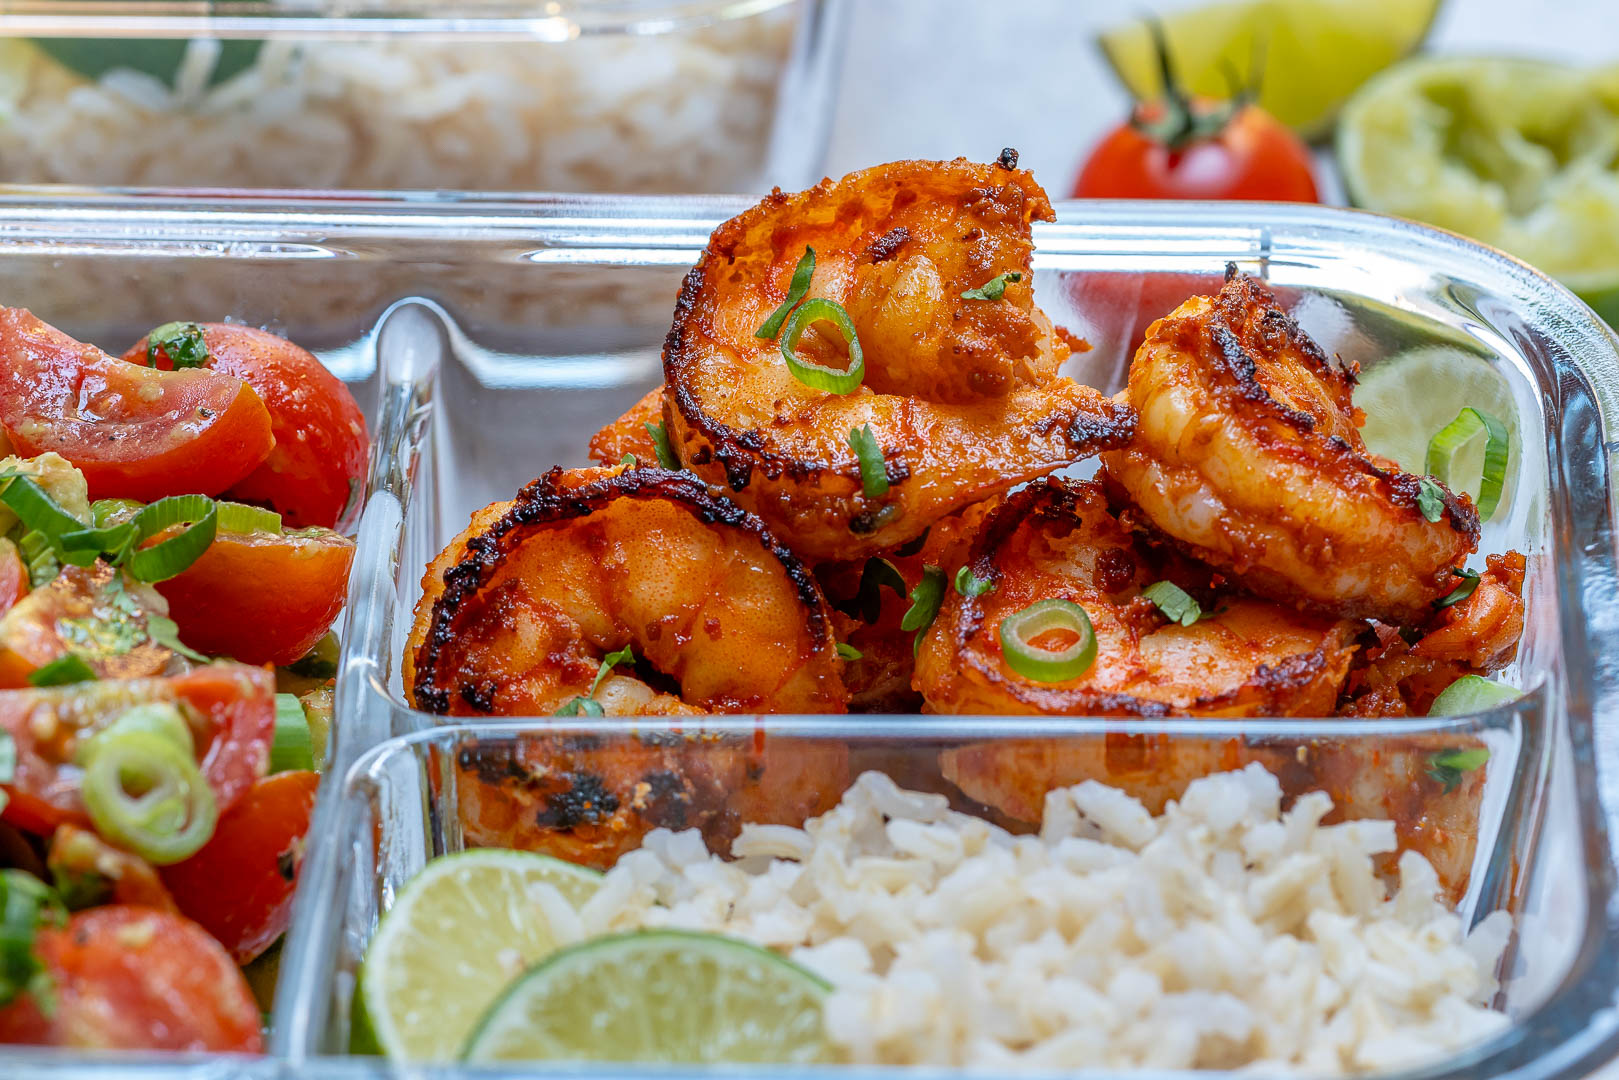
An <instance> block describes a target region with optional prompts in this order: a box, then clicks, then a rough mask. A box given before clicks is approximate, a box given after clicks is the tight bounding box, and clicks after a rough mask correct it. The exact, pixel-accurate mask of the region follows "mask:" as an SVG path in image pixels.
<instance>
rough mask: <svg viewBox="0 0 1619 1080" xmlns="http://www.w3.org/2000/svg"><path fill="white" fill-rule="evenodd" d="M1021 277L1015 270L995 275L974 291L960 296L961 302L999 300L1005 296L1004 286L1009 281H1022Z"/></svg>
mask: <svg viewBox="0 0 1619 1080" xmlns="http://www.w3.org/2000/svg"><path fill="white" fill-rule="evenodd" d="M1022 280H1023V275H1022V274H1021V273H1019V272H1018V271H1016V270H1009V271H1007V272H1006V273H1004V274H996V275H995V276H994V277H992V278H990V279H989V280H988V281H986V282H984V283H983V284H982V285H980V286H978V288H976V289H968V290H967V291H966V292H964V293H962V294H961V298H962V299H963V300H999V299H1000V298H1001V297H1003V296H1005V295H1006V284H1007V282H1009V281H1022Z"/></svg>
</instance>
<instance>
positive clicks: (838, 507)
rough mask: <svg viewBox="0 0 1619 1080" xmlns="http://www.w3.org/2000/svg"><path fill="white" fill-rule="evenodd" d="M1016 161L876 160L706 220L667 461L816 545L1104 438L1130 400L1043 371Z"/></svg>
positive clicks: (1002, 483)
mask: <svg viewBox="0 0 1619 1080" xmlns="http://www.w3.org/2000/svg"><path fill="white" fill-rule="evenodd" d="M1015 161H1016V159H1015V156H1014V155H1005V156H1003V160H1002V163H1000V164H993V165H979V164H974V163H971V162H968V161H966V160H964V159H961V160H956V161H952V162H946V163H938V162H921V161H911V162H899V163H896V164H892V165H884V166H879V167H876V168H872V169H867V170H865V171H863V172H857V173H853V174H851V175H849V176H847V177H845V178H844V179H843V180H841V181H838V182H837V183H832V182H830V181H827V182H823V183H822V184H820V185H818V186H817V187H815V188H812V189H810V190H809V191H805V192H801V193H798V194H796V195H783V194H781V193H779V192H778V193H776V194H774V195H772V196H770V197H769V198H767V199H766V200H765V201H764V202H762V203H761V204H759V205H758V206H756V207H754V208H752V209H750V210H748V211H746V212H745V213H743V214H741V215H740V216H738V217H736V218H734V219H732V220H731V221H729V222H727V223H725V224H724V225H722V226H720V228H719V229H717V230H716V231H715V233H714V235H713V238H712V239H711V240H710V242H709V245H708V248H707V250H706V251H705V252H704V253H703V256H702V258H701V259H699V261H698V263H697V265H696V266H695V267H694V268H693V269H692V271H691V273H690V274H689V275H687V277H686V281H685V285H684V287H683V288H682V290H681V294H680V298H679V302H678V304H677V306H676V309H675V317H674V324H673V326H672V327H671V329H670V331H669V336H668V339H667V340H666V342H665V345H664V356H663V361H664V378H665V382H666V389H665V391H664V395H663V412H664V419H665V425H666V428H667V432H668V437H669V440H670V442H671V444H672V446H673V450H674V453H675V454H676V456H678V458H679V459H680V461H681V462H682V464H684V466H685V467H686V468H688V469H691V470H692V471H694V472H695V473H697V475H698V476H700V477H702V478H703V479H704V480H707V481H708V482H710V483H712V484H715V485H717V486H724V487H726V488H728V489H729V490H730V492H731V495H732V497H733V498H734V499H735V500H736V501H737V502H738V503H740V504H741V505H742V506H743V507H745V508H746V509H748V510H750V511H752V512H754V513H756V514H758V515H759V517H760V518H761V519H763V520H764V522H765V523H766V525H768V526H769V528H770V530H771V531H772V532H773V533H775V534H776V535H777V536H779V537H782V538H784V539H785V540H786V542H788V543H790V544H791V546H792V548H793V550H794V551H795V552H797V553H798V554H799V555H800V556H802V557H804V558H805V559H807V560H809V561H812V562H815V561H820V560H825V559H852V558H857V557H860V556H864V555H870V554H874V553H877V552H880V551H883V550H885V549H891V548H895V547H898V546H900V545H903V544H904V543H906V542H907V541H910V540H912V539H914V538H916V537H918V536H920V535H921V534H922V533H923V532H924V531H925V530H926V529H927V528H928V526H929V525H931V524H932V523H933V522H934V521H936V520H938V519H939V518H940V517H943V516H944V515H945V514H948V513H950V512H951V511H953V510H956V509H958V508H960V507H962V506H966V505H968V504H970V503H974V502H979V501H981V500H983V499H985V498H988V497H990V496H993V495H995V494H997V493H999V492H1003V491H1006V490H1008V489H1010V488H1012V487H1014V486H1016V485H1017V484H1019V483H1022V482H1023V481H1025V480H1029V479H1031V478H1033V477H1037V476H1041V475H1043V474H1045V473H1048V472H1051V471H1053V470H1055V469H1057V468H1060V467H1062V466H1064V465H1067V464H1069V463H1071V462H1074V461H1077V460H1079V459H1081V458H1084V457H1086V456H1089V455H1091V454H1094V453H1096V452H1097V451H1099V450H1102V449H1105V448H1108V447H1117V446H1121V445H1123V443H1124V442H1125V440H1126V439H1127V438H1128V437H1129V435H1130V433H1131V430H1132V427H1133V416H1132V413H1131V410H1130V409H1129V408H1127V407H1125V406H1123V405H1120V404H1117V403H1115V402H1112V401H1110V400H1108V399H1107V398H1105V397H1103V396H1102V395H1101V394H1100V393H1098V392H1097V391H1095V390H1093V389H1091V388H1090V387H1086V386H1081V385H1079V384H1078V383H1075V382H1073V381H1072V380H1070V379H1067V378H1063V377H1061V376H1059V375H1058V374H1057V369H1058V367H1059V366H1060V365H1061V364H1062V363H1063V361H1064V360H1065V359H1066V358H1067V357H1068V355H1069V351H1070V344H1069V340H1068V338H1067V337H1066V336H1065V335H1064V334H1062V333H1060V332H1058V331H1057V330H1056V329H1055V328H1054V327H1053V326H1052V324H1051V321H1050V320H1049V319H1047V318H1046V316H1045V315H1044V314H1043V313H1042V312H1041V311H1040V310H1039V309H1038V308H1037V307H1035V306H1034V297H1033V285H1034V279H1033V274H1032V271H1031V266H1030V260H1031V257H1032V251H1033V245H1032V241H1031V238H1030V236H1031V234H1030V222H1032V221H1036V220H1042V221H1043V220H1050V219H1051V217H1052V211H1051V204H1050V202H1049V201H1048V200H1047V198H1046V195H1045V192H1044V191H1042V190H1041V189H1040V187H1039V185H1038V184H1036V183H1035V182H1034V180H1033V179H1032V178H1031V177H1030V176H1029V174H1028V173H1026V172H1023V171H1021V170H1018V169H1017V168H1015V167H1014V166H1015ZM812 252H813V254H811V253H812ZM812 264H813V269H812V270H811V265H812ZM800 268H802V270H801V269H800ZM806 275H807V282H806V281H804V280H803V278H804V276H806ZM795 279H798V280H799V281H800V283H801V284H802V285H803V286H804V288H803V289H801V290H799V291H798V294H797V295H795V294H794V290H793V282H794V280H795ZM800 299H801V302H800ZM794 305H796V307H794ZM786 309H792V314H791V316H787V315H786ZM773 313H775V314H776V316H777V318H773ZM782 319H784V321H779V320H782ZM856 440H860V441H863V442H864V445H865V448H866V449H865V454H864V455H862V454H861V452H860V451H858V450H857V449H856V447H855V442H856Z"/></svg>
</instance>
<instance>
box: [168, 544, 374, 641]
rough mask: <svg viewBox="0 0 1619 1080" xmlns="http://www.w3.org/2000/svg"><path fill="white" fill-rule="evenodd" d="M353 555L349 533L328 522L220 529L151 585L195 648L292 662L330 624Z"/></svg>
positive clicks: (340, 601)
mask: <svg viewBox="0 0 1619 1080" xmlns="http://www.w3.org/2000/svg"><path fill="white" fill-rule="evenodd" d="M176 528H178V526H176ZM170 535H172V533H171V531H169V530H165V531H164V532H161V533H158V534H157V535H156V536H155V537H153V538H152V539H151V540H150V541H148V542H149V543H153V544H156V543H160V542H161V541H163V540H165V539H167V538H168V537H169V536H170ZM353 561H354V541H352V540H350V539H348V538H347V537H345V536H341V535H339V534H338V533H335V532H332V531H331V530H330V529H319V528H310V529H299V530H296V531H287V532H282V533H270V532H255V533H234V532H222V533H219V534H218V535H216V536H215V537H214V542H213V543H212V544H211V545H209V547H208V550H206V551H204V552H203V553H202V555H201V557H199V558H198V559H197V561H196V562H194V563H192V564H191V565H190V566H188V567H186V569H185V570H183V571H181V572H180V573H179V574H177V575H175V576H174V577H171V578H169V579H168V580H167V581H161V582H159V583H158V585H157V591H158V592H160V593H162V594H163V596H164V597H165V598H166V599H167V600H168V602H169V617H170V618H171V619H173V620H174V621H175V623H176V625H178V626H179V628H180V640H181V641H183V642H185V643H186V644H187V645H189V646H191V647H192V648H193V649H199V650H201V651H202V652H205V653H209V654H211V655H215V656H229V657H232V658H233V659H236V660H240V661H242V662H244V663H248V664H290V663H292V662H293V661H295V660H297V659H298V658H299V657H300V656H303V655H304V653H306V652H308V651H309V650H310V647H311V646H313V645H314V644H315V642H317V641H319V640H320V639H321V636H322V635H324V634H325V633H326V631H327V630H330V629H331V627H332V623H333V621H335V620H336V618H337V613H338V612H339V611H341V610H342V608H343V599H344V596H345V595H346V593H347V590H348V580H349V564H350V563H352V562H353Z"/></svg>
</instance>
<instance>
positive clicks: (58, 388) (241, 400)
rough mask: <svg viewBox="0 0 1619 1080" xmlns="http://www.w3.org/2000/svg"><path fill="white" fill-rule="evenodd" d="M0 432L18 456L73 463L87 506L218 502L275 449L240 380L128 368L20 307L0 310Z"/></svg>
mask: <svg viewBox="0 0 1619 1080" xmlns="http://www.w3.org/2000/svg"><path fill="white" fill-rule="evenodd" d="M0 428H3V429H4V431H5V433H6V435H7V436H8V437H9V438H10V440H11V442H12V444H13V446H14V447H15V450H16V452H17V453H18V454H21V455H23V456H24V457H32V456H34V455H36V454H43V453H45V452H46V451H47V450H54V451H56V452H57V453H58V454H61V455H62V456H63V457H64V458H66V459H67V460H69V461H71V462H72V463H73V464H74V465H75V466H76V467H77V468H78V469H79V470H80V471H81V472H83V473H84V478H85V480H86V481H87V482H88V483H89V485H90V497H91V498H92V499H105V498H113V497H120V498H131V499H141V500H143V501H147V502H150V501H151V500H153V499H157V498H161V497H162V496H164V495H174V494H202V495H217V494H218V493H219V492H221V491H224V490H225V489H226V488H228V487H230V486H231V485H232V484H234V483H236V482H237V481H238V480H241V479H242V478H243V477H244V476H246V475H247V474H248V473H250V472H252V471H253V470H254V469H255V468H257V467H258V464H259V462H261V461H263V460H264V459H265V457H266V456H268V455H269V453H270V450H271V448H272V447H273V446H274V445H275V438H274V436H273V435H272V434H271V428H270V413H269V411H268V410H266V409H265V407H264V402H263V401H261V400H259V396H258V394H256V393H254V391H253V388H252V387H250V386H249V385H248V384H247V383H245V382H243V381H242V380H241V379H238V378H234V377H232V376H230V375H223V374H219V373H216V372H212V371H154V370H152V369H151V368H142V367H136V366H135V365H134V364H126V363H123V362H122V361H120V360H117V359H114V358H113V357H111V356H108V355H107V354H106V353H104V352H102V351H101V350H100V349H98V348H96V347H95V346H94V345H85V344H81V343H80V342H77V341H74V340H73V339H72V338H70V337H68V336H67V335H66V334H64V333H62V332H61V331H60V330H57V329H55V328H54V327H51V326H47V325H46V324H45V323H43V322H41V321H40V320H38V319H36V318H34V316H32V315H30V314H29V313H28V312H26V311H24V310H22V309H20V308H0Z"/></svg>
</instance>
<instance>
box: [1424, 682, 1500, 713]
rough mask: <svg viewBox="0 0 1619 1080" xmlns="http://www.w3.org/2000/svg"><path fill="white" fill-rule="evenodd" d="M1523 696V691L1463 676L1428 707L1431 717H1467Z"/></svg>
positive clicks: (1440, 692) (1445, 689) (1440, 693)
mask: <svg viewBox="0 0 1619 1080" xmlns="http://www.w3.org/2000/svg"><path fill="white" fill-rule="evenodd" d="M1522 696H1523V691H1522V690H1515V689H1513V688H1512V687H1510V686H1503V685H1501V684H1500V683H1498V682H1491V681H1490V680H1489V679H1486V678H1484V677H1483V676H1481V675H1463V676H1462V677H1461V678H1459V679H1457V680H1456V681H1455V682H1453V683H1451V684H1450V685H1449V686H1447V687H1445V688H1444V689H1443V690H1441V691H1439V696H1438V697H1436V698H1434V699H1433V704H1432V705H1430V706H1428V715H1429V716H1466V715H1467V714H1469V713H1477V712H1486V711H1488V710H1490V709H1493V708H1495V707H1496V706H1497V705H1505V704H1506V703H1507V702H1509V701H1516V700H1517V699H1518V698H1520V697H1522Z"/></svg>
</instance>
